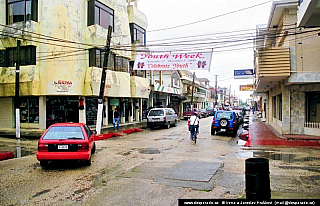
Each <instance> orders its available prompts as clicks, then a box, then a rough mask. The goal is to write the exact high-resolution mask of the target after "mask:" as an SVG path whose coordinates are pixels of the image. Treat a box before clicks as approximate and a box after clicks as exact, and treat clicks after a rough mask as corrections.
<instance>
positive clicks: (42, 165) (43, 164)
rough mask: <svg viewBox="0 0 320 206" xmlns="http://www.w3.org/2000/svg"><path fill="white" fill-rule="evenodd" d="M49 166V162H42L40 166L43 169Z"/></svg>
mask: <svg viewBox="0 0 320 206" xmlns="http://www.w3.org/2000/svg"><path fill="white" fill-rule="evenodd" d="M48 165H49V161H44V160H43V161H40V166H41V167H48Z"/></svg>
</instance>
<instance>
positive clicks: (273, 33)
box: [255, 0, 320, 135]
mask: <svg viewBox="0 0 320 206" xmlns="http://www.w3.org/2000/svg"><path fill="white" fill-rule="evenodd" d="M317 2H318V3H317ZM319 3H320V1H319V0H307V1H303V2H300V3H298V1H294V0H281V1H275V2H273V4H272V8H271V12H270V16H269V21H268V24H267V25H266V26H263V27H262V26H259V27H257V38H256V39H257V40H256V49H255V75H256V79H255V83H256V93H257V94H260V95H261V94H264V96H265V97H264V99H265V100H264V102H262V103H263V105H262V107H261V108H262V110H263V112H265V114H266V121H267V122H268V123H269V124H270V125H271V126H272V127H273V128H274V129H275V130H277V131H278V132H279V133H280V134H282V135H286V134H304V135H319V134H320V67H319V65H320V58H319V57H320V33H319V26H320V25H319V24H320V20H319V18H318V17H319V15H317V14H319V8H317V6H316V5H319ZM313 12H314V13H313ZM313 14H315V15H313ZM298 20H299V22H297V21H298ZM313 23H317V24H318V25H315V24H314V25H313ZM308 26H312V27H313V28H308ZM314 27H316V28H314Z"/></svg>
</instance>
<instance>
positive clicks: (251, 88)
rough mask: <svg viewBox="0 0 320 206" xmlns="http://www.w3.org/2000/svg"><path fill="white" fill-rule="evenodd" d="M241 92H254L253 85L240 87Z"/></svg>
mask: <svg viewBox="0 0 320 206" xmlns="http://www.w3.org/2000/svg"><path fill="white" fill-rule="evenodd" d="M240 91H253V84H247V85H240Z"/></svg>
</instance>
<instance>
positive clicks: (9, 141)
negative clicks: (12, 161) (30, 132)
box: [0, 137, 38, 158]
mask: <svg viewBox="0 0 320 206" xmlns="http://www.w3.org/2000/svg"><path fill="white" fill-rule="evenodd" d="M37 146H38V139H26V138H20V139H16V138H15V137H0V153H4V152H13V154H14V158H21V157H24V156H28V155H32V154H36V152H37Z"/></svg>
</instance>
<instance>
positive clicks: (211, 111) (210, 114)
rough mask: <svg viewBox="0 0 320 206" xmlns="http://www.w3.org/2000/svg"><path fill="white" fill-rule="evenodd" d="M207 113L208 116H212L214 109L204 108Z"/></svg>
mask: <svg viewBox="0 0 320 206" xmlns="http://www.w3.org/2000/svg"><path fill="white" fill-rule="evenodd" d="M206 110H207V113H208V115H209V116H213V115H214V109H213V108H212V107H209V108H206Z"/></svg>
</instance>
